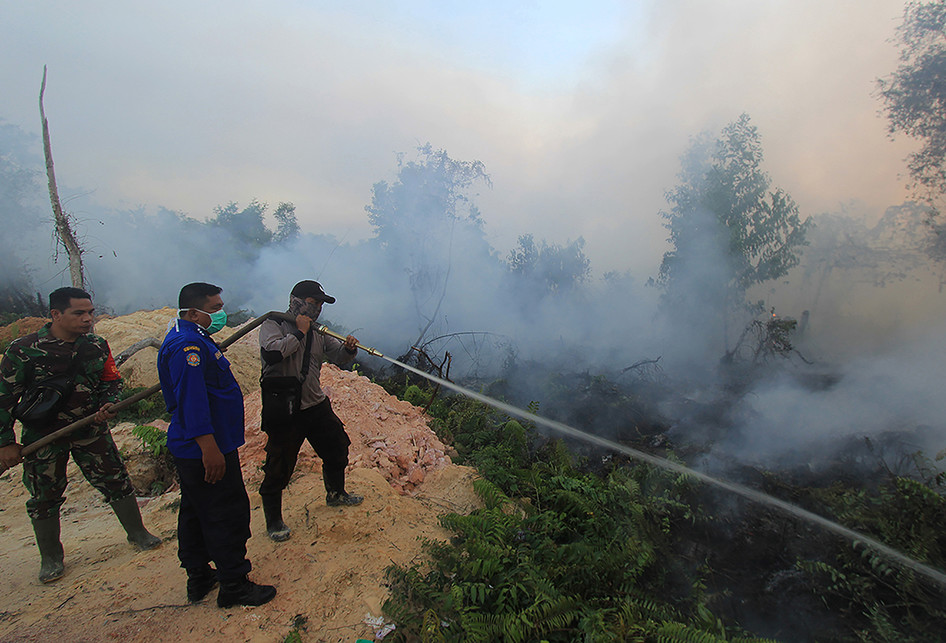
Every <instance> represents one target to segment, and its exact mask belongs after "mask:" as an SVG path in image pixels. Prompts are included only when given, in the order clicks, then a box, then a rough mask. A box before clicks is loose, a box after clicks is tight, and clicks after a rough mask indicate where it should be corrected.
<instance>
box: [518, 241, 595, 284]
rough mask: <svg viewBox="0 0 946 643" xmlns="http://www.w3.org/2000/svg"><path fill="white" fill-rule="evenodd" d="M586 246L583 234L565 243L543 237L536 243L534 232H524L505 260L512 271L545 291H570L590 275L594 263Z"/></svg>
mask: <svg viewBox="0 0 946 643" xmlns="http://www.w3.org/2000/svg"><path fill="white" fill-rule="evenodd" d="M584 247H585V240H584V239H583V238H581V237H579V238H578V239H576V240H575V241H572V242H570V243H568V244H566V245H564V246H561V245H558V244H549V243H547V242H546V241H545V240H544V239H543V240H542V242H541V243H540V244H539V245H536V243H535V240H534V239H533V238H532V235H531V234H524V235H520V237H519V245H518V246H517V247H516V248H513V250H512V251H510V253H509V257H508V259H507V261H506V263H507V265H508V266H509V270H510V272H512V273H513V274H515V275H518V276H520V277H523V278H525V280H526V281H527V282H529V283H532V284H538V285H539V287H540V289H541V290H542V292H543V293H559V292H567V291H569V290H572V289H573V288H575V287H577V286H579V285H580V284H582V283H584V282H586V281H587V280H588V277H589V276H590V274H591V262H590V261H589V259H588V257H586V256H585V253H584V250H583V248H584Z"/></svg>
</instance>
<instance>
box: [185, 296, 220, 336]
mask: <svg viewBox="0 0 946 643" xmlns="http://www.w3.org/2000/svg"><path fill="white" fill-rule="evenodd" d="M222 308H223V298H222V297H221V296H220V293H217V294H216V295H212V296H210V297H207V299H205V300H204V305H203V306H201V308H200V310H195V309H193V308H191V311H192V312H194V313H196V315H197V318H196V319H195V320H194V323H196V324H199V325H201V326H203V327H204V328H208V327H209V326H210V323H211V321H213V320H211V319H210V315H209V314H208V313H215V312H217V311H218V310H221V309H222Z"/></svg>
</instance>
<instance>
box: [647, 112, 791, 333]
mask: <svg viewBox="0 0 946 643" xmlns="http://www.w3.org/2000/svg"><path fill="white" fill-rule="evenodd" d="M682 160H683V163H682V169H681V172H680V174H679V178H680V180H681V183H680V185H678V186H677V187H676V188H674V189H673V190H671V191H670V192H668V193H667V195H666V196H667V201H668V202H669V203H670V205H671V208H670V210H669V211H664V212H661V213H660V214H661V216H662V217H663V218H664V219H665V220H666V222H665V224H664V225H665V227H666V228H667V229H668V230H669V231H670V237H669V239H668V240H669V242H670V244H671V246H672V248H671V249H670V250H668V251H667V252H666V253H665V254H664V257H663V261H662V262H661V265H660V273H659V282H660V283H661V285H662V286H663V287H664V292H665V295H666V297H665V301H666V302H667V303H669V304H670V305H671V306H672V307H673V309H674V313H675V314H677V313H687V312H689V313H695V314H696V315H698V316H699V317H700V318H701V319H711V318H715V320H714V321H716V322H720V323H721V324H722V331H723V336H724V338H725V344H726V348H727V350H728V346H729V337H728V326H729V324H728V322H729V317H730V314H731V313H733V312H737V311H739V310H744V309H746V307H747V301H746V291H747V290H748V289H749V288H750V287H752V286H753V285H755V284H759V283H763V282H766V281H769V280H772V279H777V278H779V277H781V276H783V275H785V274H786V273H787V272H788V271H789V270H790V269H791V268H792V267H794V266H795V265H797V264H798V261H799V250H800V247H801V246H803V245H805V243H806V241H805V233H806V230H807V228H808V226H809V220H807V219H806V220H805V221H802V220H801V219H800V217H799V214H798V206H797V205H795V202H794V200H793V199H792V198H791V196H789V195H788V194H787V193H786V192H785V191H783V190H781V189H779V188H776V189H774V190H770V189H769V186H770V184H771V180H770V178H769V176H768V174H767V173H766V172H764V171H763V170H762V160H763V154H762V141H761V138H760V136H759V133H758V130H757V129H756V127H755V126H754V125H752V124H751V122H750V119H749V116H748V115H747V114H742V115H741V116H740V117H739V118H738V119H737V120H735V121H734V122H732V123H730V124H729V125H727V126H726V127H725V128H723V130H722V134H721V136H720V137H719V138H717V139H716V140H715V141H710V140H709V138H708V137H707V136H705V135H704V136H702V137H701V138H699V139H697V140H696V141H695V142H694V144H693V145H691V147H690V149H689V150H688V151H687V153H686V154H685V155H684V157H683V159H682Z"/></svg>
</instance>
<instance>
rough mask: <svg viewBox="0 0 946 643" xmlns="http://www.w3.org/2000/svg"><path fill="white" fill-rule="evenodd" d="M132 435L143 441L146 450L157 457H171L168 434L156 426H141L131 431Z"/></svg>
mask: <svg viewBox="0 0 946 643" xmlns="http://www.w3.org/2000/svg"><path fill="white" fill-rule="evenodd" d="M131 433H132V435H134V436H135V437H137V438H138V439H140V440H141V442H142V443H143V444H144V445H145V448H146V449H147V450H148V451H150V452H151V453H152V455H156V456H166V455H170V453H171V452H170V451H168V434H167V433H166V432H164V431H162V430H161V429H159V428H158V427H156V426H151V425H150V424H139V425H137V426H136V427H135V428H133V429H132V430H131Z"/></svg>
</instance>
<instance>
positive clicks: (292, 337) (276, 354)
mask: <svg viewBox="0 0 946 643" xmlns="http://www.w3.org/2000/svg"><path fill="white" fill-rule="evenodd" d="M299 317H303V316H302V315H300V316H299ZM297 319H298V318H297ZM308 319H309V318H308V317H305V320H308ZM305 325H306V324H305V322H304V321H303V322H302V324H301V326H305ZM308 330H309V329H308V327H306V328H304V329H303V328H294V329H293V330H292V332H290V333H288V334H287V333H286V332H285V331H284V330H283V327H282V325H281V324H280V323H279V322H278V321H274V320H271V319H267V320H266V321H264V322H263V323H262V325H260V327H259V346H260V349H261V351H262V355H263V359H264V360H265V361H266V363H268V364H276V363H278V362H280V361H282V358H283V357H288V356H289V355H292V354H293V353H295V352H296V351H298V350H300V349H302V348H303V347H304V346H305V334H306V332H307V331H308Z"/></svg>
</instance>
